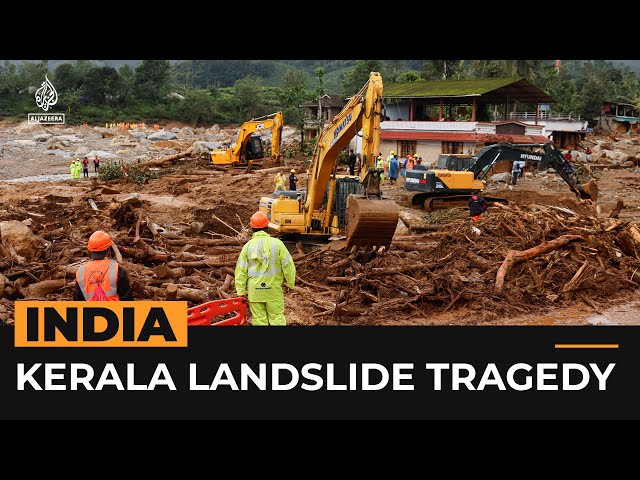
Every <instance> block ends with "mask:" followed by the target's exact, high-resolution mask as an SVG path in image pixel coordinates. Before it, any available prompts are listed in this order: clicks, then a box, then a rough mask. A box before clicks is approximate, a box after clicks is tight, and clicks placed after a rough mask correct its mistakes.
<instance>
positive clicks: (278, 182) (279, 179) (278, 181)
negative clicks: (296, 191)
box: [273, 172, 286, 190]
mask: <svg viewBox="0 0 640 480" xmlns="http://www.w3.org/2000/svg"><path fill="white" fill-rule="evenodd" d="M285 181H286V178H285V176H284V175H283V174H282V172H278V173H277V174H276V177H275V178H274V179H273V183H274V184H275V186H276V190H284V187H285Z"/></svg>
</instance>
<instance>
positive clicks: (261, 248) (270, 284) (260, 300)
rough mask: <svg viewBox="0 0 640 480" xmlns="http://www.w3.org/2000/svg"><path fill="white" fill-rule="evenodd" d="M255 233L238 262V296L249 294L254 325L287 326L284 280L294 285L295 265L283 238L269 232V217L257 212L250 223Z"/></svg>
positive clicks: (236, 273) (287, 283) (247, 295)
mask: <svg viewBox="0 0 640 480" xmlns="http://www.w3.org/2000/svg"><path fill="white" fill-rule="evenodd" d="M249 225H250V226H251V228H252V230H253V232H254V233H253V236H252V237H251V240H249V241H248V242H247V243H246V244H245V245H244V246H243V247H242V251H241V252H240V257H238V261H237V263H236V271H235V283H236V292H238V295H239V296H243V297H247V299H248V300H249V309H250V310H251V317H252V322H251V324H252V325H254V326H266V325H277V326H284V325H286V324H287V320H286V318H285V316H284V293H283V291H282V283H283V281H285V282H286V286H287V287H288V288H291V289H292V288H293V287H294V285H295V281H296V267H295V265H294V263H293V259H292V258H291V254H290V253H289V251H288V250H287V247H285V245H284V243H282V240H280V239H278V238H273V237H272V236H271V235H269V233H268V232H267V228H268V226H269V218H268V217H267V214H266V213H264V212H256V213H254V214H253V216H252V217H251V221H250V223H249Z"/></svg>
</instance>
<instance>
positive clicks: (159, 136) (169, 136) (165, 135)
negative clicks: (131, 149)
mask: <svg viewBox="0 0 640 480" xmlns="http://www.w3.org/2000/svg"><path fill="white" fill-rule="evenodd" d="M147 138H148V139H149V140H152V141H154V142H157V141H161V140H173V139H175V138H178V136H177V135H176V134H175V133H173V132H165V131H164V130H160V131H159V132H155V133H152V134H151V135H149V136H148V137H147Z"/></svg>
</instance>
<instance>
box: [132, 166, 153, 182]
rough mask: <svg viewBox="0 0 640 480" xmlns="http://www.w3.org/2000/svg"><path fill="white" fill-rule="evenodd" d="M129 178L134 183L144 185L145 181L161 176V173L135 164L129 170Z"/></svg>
mask: <svg viewBox="0 0 640 480" xmlns="http://www.w3.org/2000/svg"><path fill="white" fill-rule="evenodd" d="M127 178H128V179H129V180H130V181H132V182H134V183H137V184H139V185H142V184H143V183H147V182H148V181H149V180H153V179H156V178H160V173H159V172H154V171H152V170H149V169H146V168H140V167H138V166H137V165H133V166H132V167H130V168H129V170H128V171H127Z"/></svg>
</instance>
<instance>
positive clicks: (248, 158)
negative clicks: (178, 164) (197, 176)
mask: <svg viewBox="0 0 640 480" xmlns="http://www.w3.org/2000/svg"><path fill="white" fill-rule="evenodd" d="M282 124H283V123H282V112H276V113H272V114H270V115H265V116H263V117H258V118H252V119H251V120H249V121H247V122H244V123H243V124H242V127H240V132H238V139H237V141H236V144H235V146H233V147H230V148H221V149H218V150H214V151H213V152H211V163H210V164H211V165H217V166H223V167H224V166H227V167H247V169H251V166H252V165H253V164H254V163H256V162H260V161H263V160H265V154H264V149H263V148H262V140H261V138H260V137H259V136H257V135H255V136H254V133H256V132H261V131H263V130H268V129H271V158H270V161H269V163H270V164H273V165H279V164H280V161H281V155H280V142H281V140H282ZM263 166H264V165H263Z"/></svg>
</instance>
